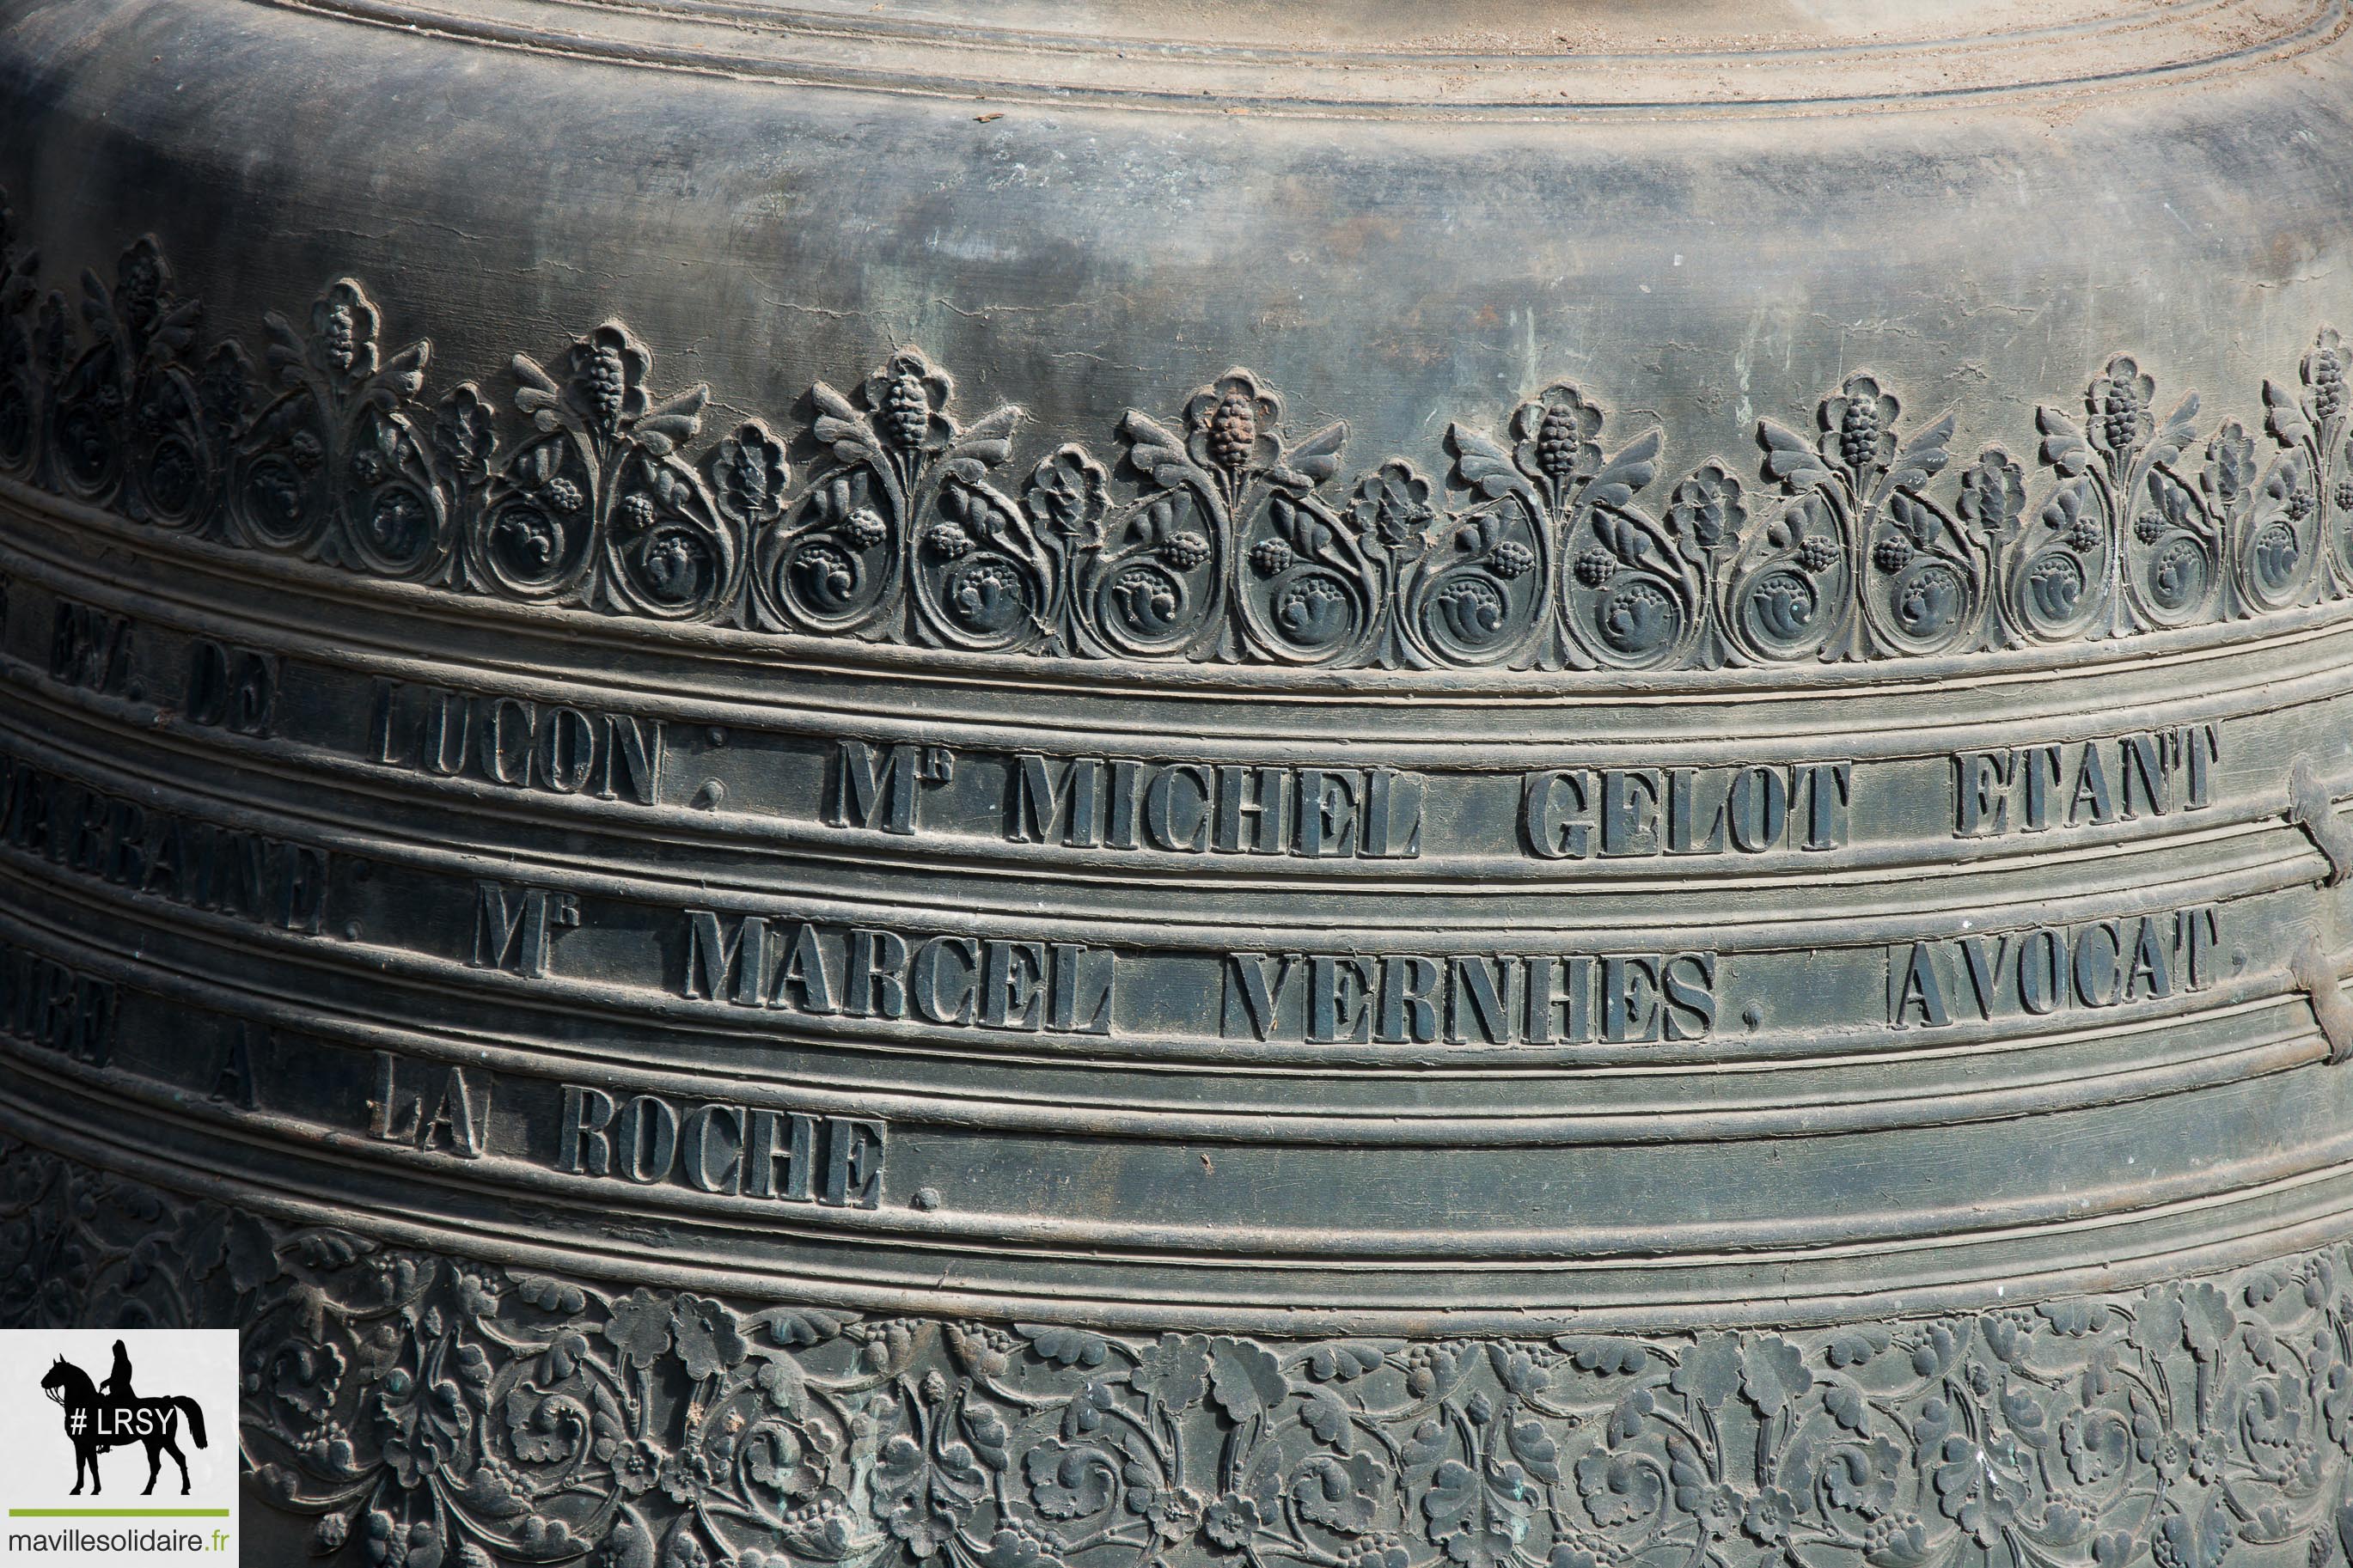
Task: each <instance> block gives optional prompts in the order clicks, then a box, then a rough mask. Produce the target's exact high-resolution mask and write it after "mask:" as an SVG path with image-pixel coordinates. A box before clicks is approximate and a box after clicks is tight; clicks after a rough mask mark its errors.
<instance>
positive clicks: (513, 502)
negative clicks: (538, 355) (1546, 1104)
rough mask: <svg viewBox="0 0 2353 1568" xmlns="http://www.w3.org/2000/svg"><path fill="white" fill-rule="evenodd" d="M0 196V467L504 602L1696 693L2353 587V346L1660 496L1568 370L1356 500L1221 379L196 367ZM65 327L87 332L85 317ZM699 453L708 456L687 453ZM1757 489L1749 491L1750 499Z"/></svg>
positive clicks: (1887, 421) (1335, 435) (180, 311)
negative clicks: (1053, 409)
mask: <svg viewBox="0 0 2353 1568" xmlns="http://www.w3.org/2000/svg"><path fill="white" fill-rule="evenodd" d="M38 266H39V263H38V258H37V255H36V254H34V253H33V252H32V251H30V250H28V249H25V248H23V247H19V246H18V245H17V244H16V239H15V236H14V232H13V229H12V227H11V225H10V222H9V218H8V215H7V212H6V207H5V200H0V474H7V475H10V476H12V477H15V478H16V479H21V480H24V481H26V482H27V483H30V484H32V485H34V486H36V487H37V488H40V489H47V490H49V491H51V492H53V493H57V494H59V495H63V496H67V497H69V498H71V499H73V500H77V501H79V502H82V503H85V504H89V505H92V506H99V507H105V508H110V509H111V510H115V511H117V512H119V513H120V514H121V515H122V516H124V517H126V518H129V519H131V520H132V521H136V522H138V523H141V524H143V525H149V526H153V527H154V528H157V529H160V530H167V531H176V532H181V533H185V534H189V535H194V536H198V537H203V538H206V539H210V540H216V541H219V542H226V543H228V544H230V545H233V546H238V547H244V548H250V549H254V550H259V551H267V552H272V553H275V554H280V555H285V556H291V557H295V558H299V559H302V560H307V561H311V562H316V563H322V564H325V565H328V566H331V567H335V568H340V569H343V570H345V571H349V572H353V573H356V574H364V575H367V576H372V577H378V578H385V579H392V580H397V581H404V582H413V583H419V584H430V585H432V586H435V587H437V588H440V589H444V590H448V591H450V592H454V593H459V594H467V595H481V596H485V597H488V598H491V599H497V600H503V601H507V602H511V603H528V604H539V605H557V606H565V607H571V608H576V609H579V610H583V611H586V612H591V613H596V614H602V615H607V616H628V617H631V618H634V619H637V620H640V621H656V622H674V623H681V624H696V625H709V626H733V627H740V628H744V629H749V630H753V631H756V632H764V633H776V634H790V635H797V636H803V637H842V638H853V639H858V640H861V641H866V642H873V643H888V644H898V645H904V646H912V647H942V648H955V649H962V650H966V651H971V652H980V653H1002V654H1014V655H1030V656H1041V657H1047V658H1082V659H1117V660H1127V661H1168V660H1186V661H1194V662H1208V663H1218V664H1237V665H1253V666H1261V667H1273V668H1391V669H1431V670H1445V669H1471V668H1505V669H1544V670H1572V669H1573V670H1587V671H1630V670H1707V669H1717V668H1737V667H1767V666H1775V665H1781V666H1787V665H1792V664H1799V663H1821V662H1831V663H1844V662H1851V661H1862V660H1885V659H1898V658H1922V657H1928V656H1938V655H1963V654H1970V653H1977V652H1983V651H1993V650H2003V649H2017V648H2031V647H2038V646H2045V645H2052V644H2062V643H2070V642H2079V641H2084V640H2089V639H2095V638H2110V637H2127V636H2131V635H2135V634H2138V633H2145V632H2152V631H2161V630H2171V629H2176V628H2179V627H2184V626H2194V625H2200V624H2212V623H2221V622H2229V621H2234V620H2240V619H2246V618H2252V617H2261V616H2268V615H2276V614H2280V613H2283V612H2286V611H2291V610H2295V609H2300V608H2304V607H2306V606H2310V605H2316V604H2321V603H2326V602H2333V601H2337V600H2342V599H2345V598H2347V597H2348V595H2353V442H2349V441H2348V437H2353V428H2348V406H2347V397H2346V371H2347V365H2348V350H2347V349H2346V347H2345V345H2344V344H2343V343H2342V342H2340V340H2339V338H2338V336H2337V332H2336V331H2333V330H2327V329H2324V330H2323V331H2320V332H2319V333H2318V335H2317V336H2316V339H2315V342H2314V344H2313V347H2312V348H2311V350H2310V351H2309V352H2308V353H2306V356H2305V358H2304V361H2303V363H2302V365H2301V366H2300V374H2299V376H2298V377H2297V378H2296V380H2295V383H2294V384H2284V383H2281V382H2266V383H2265V384H2264V385H2263V416H2262V418H2261V420H2260V422H2259V426H2260V434H2258V433H2257V432H2254V431H2251V430H2250V429H2249V428H2248V427H2247V426H2246V425H2244V424H2242V422H2241V421H2239V420H2236V419H2225V420H2223V421H2221V423H2220V424H2218V425H2215V426H2211V427H2209V426H2203V425H2201V424H2200V420H2199V399H2198V396H2197V395H2196V394H2195V393H2191V394H2189V395H2185V396H2183V397H2181V398H2179V400H2178V401H2177V402H2175V403H2174V404H2173V405H2172V406H2171V407H2170V409H2169V411H2164V412H2160V410H2161V409H2162V408H2163V404H2162V403H2161V401H2160V400H2159V399H2158V392H2157V384H2156V382H2155V379H2154V378H2153V377H2152V376H2150V375H2149V374H2147V373H2146V372H2145V371H2143V370H2142V368H2141V367H2140V365H2139V363H2137V361H2136V360H2134V359H2133V358H2132V357H2130V356H2128V355H2123V354H2119V355H2117V356H2116V357H2114V358H2112V359H2111V360H2110V361H2109V362H2108V363H2106V364H2105V366H2104V367H2103V368H2102V369H2101V370H2100V371H2099V373H2098V374H2096V375H2094V377H2093V379H2092V381H2091V382H2090V384H2089V385H2088V387H2087V388H2086V390H2085V393H2084V398H2083V403H2082V409H2081V412H2080V413H2078V412H2071V411H2069V410H2067V409H2063V408H2061V407H2058V406H2055V405H2053V406H2044V407H2042V408H2041V409H2039V410H2038V412H2037V415H2036V428H2035V432H2034V440H2033V443H2032V448H2031V449H2032V457H2031V459H2030V460H2031V463H2032V466H2033V472H2032V473H2031V474H2030V472H2029V471H2028V461H2027V460H2021V458H2017V457H2015V456H2013V455H2012V454H2011V453H2010V451H2008V450H2007V449H2005V448H2004V447H2000V446H1999V445H1991V446H1988V447H1984V448H1983V449H1982V450H1981V451H1979V452H1978V454H1977V455H1976V456H1975V457H1974V458H1968V459H1967V460H1966V461H1961V462H1958V463H1957V462H1956V454H1955V453H1954V452H1953V451H1952V450H1951V443H1952V439H1953V436H1954V430H1955V424H1954V420H1953V417H1952V416H1950V415H1949V414H1947V415H1946V416H1942V417H1940V418H1936V419H1933V420H1929V421H1926V422H1922V421H1919V420H1916V419H1912V418H1908V417H1907V416H1906V414H1905V408H1904V406H1903V405H1902V403H1901V401H1900V400H1899V398H1898V397H1897V396H1896V395H1895V394H1894V391H1892V390H1891V389H1890V388H1889V387H1888V386H1887V385H1886V384H1884V383H1883V381H1882V379H1881V378H1879V377H1877V376H1875V375H1873V374H1871V373H1869V372H1857V373H1856V374H1853V375H1851V376H1849V377H1848V378H1847V380H1846V381H1845V383H1844V384H1842V385H1841V387H1839V389H1838V390H1837V391H1836V392H1834V393H1832V394H1831V395H1828V396H1825V397H1824V398H1822V399H1821V401H1820V404H1819V405H1817V406H1816V408H1815V409H1814V411H1813V416H1812V421H1811V423H1812V424H1813V426H1814V429H1813V430H1812V431H1811V432H1806V431H1803V430H1801V429H1799V428H1796V427H1792V426H1788V425H1785V424H1781V423H1778V422H1776V421H1774V420H1771V419H1764V420H1760V421H1759V422H1758V423H1757V431H1756V436H1757V444H1758V447H1759V454H1758V458H1757V465H1756V467H1755V468H1754V470H1753V471H1749V470H1748V469H1747V468H1746V465H1743V464H1739V463H1736V462H1733V461H1730V460H1727V459H1725V458H1720V457H1711V458H1707V459H1706V460H1704V462H1702V463H1701V464H1699V466H1698V467H1697V468H1694V469H1693V470H1692V471H1691V472H1689V473H1688V474H1686V475H1684V476H1683V478H1681V479H1676V480H1674V481H1672V482H1667V481H1664V480H1662V478H1661V475H1662V461H1661V455H1662V449H1663V447H1664V443H1665V437H1664V434H1663V432H1662V431H1661V430H1660V429H1658V428H1657V427H1655V426H1653V427H1651V428H1649V429H1645V430H1641V431H1640V432H1638V433H1635V434H1634V435H1632V436H1631V437H1630V438H1628V437H1623V436H1620V435H1613V434H1609V416H1608V414H1607V412H1606V410H1605V409H1604V408H1603V407H1602V406H1601V405H1600V404H1599V403H1598V402H1596V401H1594V400H1593V399H1592V398H1591V397H1589V396H1588V395H1587V394H1586V393H1585V392H1583V391H1581V390H1580V389H1578V388H1577V387H1575V386H1572V385H1570V384H1567V383H1560V384H1554V385H1552V386H1548V387H1546V388H1545V389H1544V390H1543V391H1542V392H1541V393H1539V394H1538V395H1536V396H1535V397H1533V398H1531V399H1529V400H1528V401H1526V402H1525V403H1523V404H1522V405H1520V406H1519V407H1518V409H1517V410H1516V411H1515V412H1514V414H1513V415H1512V416H1511V418H1510V419H1509V421H1508V422H1507V424H1506V426H1505V427H1504V428H1503V429H1502V430H1499V431H1488V430H1482V429H1480V428H1477V427H1475V426H1472V425H1470V424H1463V423H1456V424H1451V425H1450V426H1448V428H1447V432H1446V437H1445V449H1446V457H1447V461H1446V463H1445V465H1444V466H1443V468H1442V469H1441V470H1440V472H1439V473H1437V474H1435V475H1433V474H1432V473H1431V472H1429V471H1426V470H1425V469H1424V468H1421V467H1419V466H1418V465H1417V464H1416V463H1415V462H1413V461H1412V460H1410V459H1409V458H1399V457H1391V458H1385V459H1383V460H1381V461H1379V462H1377V463H1376V464H1375V465H1374V466H1373V467H1372V468H1370V469H1369V470H1368V471H1366V472H1364V473H1363V474H1362V475H1361V477H1359V478H1357V479H1355V480H1354V481H1352V482H1344V481H1343V480H1342V479H1341V478H1340V476H1341V472H1342V453H1343V450H1344V447H1345V439H1346V435H1347V431H1346V427H1345V425H1342V424H1333V425H1330V426H1325V427H1324V428H1323V429H1320V430H1317V431H1314V432H1312V433H1306V434H1299V433H1295V432H1293V430H1291V429H1290V428H1289V427H1288V426H1286V425H1285V424H1284V422H1283V417H1282V397H1281V396H1280V395H1279V394H1277V393H1276V392H1275V391H1274V390H1273V389H1271V388H1270V387H1269V386H1267V385H1266V384H1264V383H1263V382H1262V381H1261V379H1260V378H1259V377H1258V376H1257V375H1255V374H1252V373H1251V372H1250V371H1247V370H1242V369H1234V370H1229V371H1228V372H1227V373H1226V374H1223V375H1222V376H1219V378H1218V379H1217V380H1215V381H1214V382H1212V383H1211V384H1208V385H1207V386H1204V387H1202V388H1201V389H1200V390H1199V391H1198V392H1197V393H1195V394H1194V395H1192V396H1191V397H1190V398H1189V399H1188V400H1187V402H1186V403H1185V404H1184V405H1182V407H1181V408H1180V409H1179V410H1178V411H1177V413H1176V416H1174V417H1171V418H1167V419H1162V418H1158V417H1155V416H1151V415H1148V414H1145V413H1143V412H1141V411H1138V410H1134V409H1131V410H1129V411H1128V412H1127V413H1126V415H1125V416H1124V417H1123V418H1122V419H1121V420H1120V422H1119V424H1118V426H1117V428H1116V431H1115V432H1114V436H1115V441H1114V446H1113V450H1112V451H1111V452H1110V453H1108V454H1099V453H1097V452H1095V451H1092V450H1090V449H1089V448H1088V447H1085V446H1084V445H1082V444H1080V443H1078V442H1074V441H1073V442H1064V443H1062V444H1060V445H1055V446H1052V447H1050V449H1049V450H1046V451H1044V452H1043V453H1042V455H1039V456H1037V457H1035V458H1034V459H1031V460H1030V461H1029V467H1028V468H1027V469H1026V470H1024V469H1023V468H1022V467H1021V465H1020V463H1019V462H1018V461H1017V459H1016V456H1015V453H1016V437H1017V435H1018V432H1019V430H1020V427H1021V425H1022V422H1023V418H1024V415H1023V411H1022V410H1021V409H1019V408H1018V407H1016V406H1013V405H1003V406H999V407H997V408H994V409H989V410H987V411H985V412H975V411H972V410H970V409H967V408H965V407H963V406H961V405H959V403H958V400H957V398H956V394H955V382H954V380H953V378H952V377H951V376H950V375H949V374H948V373H947V372H946V371H945V370H944V369H942V368H941V367H940V366H938V365H936V364H934V363H932V361H931V360H930V359H929V358H928V357H926V356H925V355H924V354H923V352H922V351H921V350H919V349H915V348H902V349H900V350H898V351H896V352H895V353H892V354H891V355H890V356H889V357H888V358H887V359H886V360H885V361H884V363H882V364H881V365H880V366H878V367H877V368H876V369H875V370H874V371H873V372H872V373H871V374H869V375H867V376H866V377H865V378H864V379H863V380H862V381H861V382H860V383H859V384H857V385H855V386H854V387H853V388H852V389H851V390H850V391H849V392H846V393H845V392H841V391H838V390H836V389H835V388H834V387H832V386H830V385H828V384H826V383H824V382H818V383H816V384H813V385H812V386H811V387H810V389H809V393H808V397H809V402H810V405H811V406H812V408H813V409H814V416H813V417H812V418H811V420H810V421H809V423H808V426H807V429H806V430H805V431H801V432H797V433H796V438H798V439H805V441H806V443H807V445H809V446H811V447H814V448H815V452H816V456H815V457H814V458H813V459H812V460H811V461H810V462H808V463H807V464H806V465H805V466H803V467H802V468H799V469H797V467H796V465H795V463H794V462H793V461H792V458H791V444H790V443H789V442H788V441H787V439H786V437H785V436H783V435H780V434H779V433H778V429H777V427H776V426H771V425H769V424H768V423H766V422H764V421H762V420H760V419H756V418H754V419H750V420H746V421H744V423H742V424H741V425H740V426H737V427H736V428H735V429H733V431H730V432H727V433H725V434H723V435H722V436H720V437H719V438H717V439H716V440H709V441H705V440H703V439H702V438H703V437H704V435H705V432H704V429H703V425H704V413H705V409H706V407H707V405H708V404H709V401H710V391H709V389H708V388H707V387H704V386H694V387H691V388H688V389H686V390H684V391H681V392H673V393H657V392H656V391H655V390H653V388H654V382H653V380H652V374H653V356H652V354H651V353H650V352H649V350H648V349H647V347H646V346H645V345H644V344H643V343H641V342H638V339H637V338H636V337H635V336H634V335H633V334H632V333H631V332H630V331H629V330H628V327H626V326H625V325H623V324H622V323H621V322H619V321H607V322H606V323H604V324H603V325H601V326H599V327H596V329H594V330H593V331H589V332H588V333H586V335H585V336H583V337H581V338H579V339H578V340H577V341H575V342H574V343H573V344H572V345H571V347H570V348H569V349H568V350H567V351H566V352H565V354H564V355H563V356H562V357H561V358H560V359H559V360H557V361H556V362H555V363H554V366H553V367H552V368H551V367H550V366H548V365H543V364H542V363H540V362H539V361H537V360H535V359H533V358H532V357H531V356H530V355H528V354H517V355H516V356H515V358H514V361H513V378H514V385H513V387H512V390H511V391H510V392H509V393H508V394H507V395H506V396H505V397H504V399H503V401H504V402H505V403H506V404H508V405H511V411H510V412H505V413H502V412H501V408H500V403H501V398H500V397H498V396H497V395H494V394H493V393H492V392H491V391H489V390H486V389H484V388H482V387H480V386H478V385H476V384H472V383H465V384H459V385H456V386H451V387H448V388H445V389H442V390H439V391H438V392H432V391H429V390H428V388H427V367H428V365H429V363H430V359H431V344H430V342H428V341H426V340H422V339H420V340H418V341H417V342H411V343H408V344H407V345H406V346H405V347H399V348H393V347H390V346H388V344H387V343H386V342H385V340H384V339H383V337H382V331H383V322H382V320H381V314H380V312H379V310H377V308H376V306H375V303H374V302H373V301H372V300H370V298H369V296H368V294H367V291H366V289H364V287H363V286H362V285H361V284H360V283H359V282H357V281H355V280H353V279H348V278H346V279H337V280H335V281H334V282H332V283H331V284H329V285H328V286H327V288H326V289H324V290H323V291H322V293H321V294H320V295H319V297H318V299H317V300H315V301H314V302H313V303H312V305H311V310H310V312H309V317H308V320H307V321H306V322H303V323H300V324H298V323H297V322H295V321H290V320H289V319H288V318H287V317H285V316H283V315H280V314H278V313H276V312H271V313H270V314H269V316H268V317H267V318H266V325H267V329H268V339H267V342H266V343H265V344H264V346H263V349H262V353H261V355H260V361H259V365H257V362H256V358H255V356H254V354H253V353H251V352H250V351H249V350H248V348H247V347H246V346H245V345H244V344H243V343H242V342H238V341H237V340H236V339H234V338H229V339H223V340H219V341H216V342H210V343H206V342H203V341H201V326H202V309H201V306H200V304H199V302H198V301H197V300H194V299H189V298H184V297H183V296H181V295H180V294H179V293H178V292H177V291H176V289H175V287H174V280H173V276H172V271H171V268H170V266H169V264H168V263H167V262H166V261H165V259H164V255H163V251H162V248H161V247H160V246H159V244H158V243H157V242H156V240H155V239H154V237H152V236H150V237H143V238H142V239H140V240H138V241H137V242H135V243H134V244H132V246H131V247H129V248H128V249H127V250H126V251H124V253H123V254H122V256H121V259H120V261H119V263H118V265H117V267H116V269H115V279H114V281H113V283H112V284H111V285H109V284H108V283H106V282H104V281H102V280H101V279H100V278H99V277H98V275H97V274H96V273H85V274H84V275H83V277H82V279H81V282H80V299H79V309H78V310H74V309H70V308H69V304H68V300H67V298H66V296H65V294H64V293H63V292H62V291H60V290H56V289H49V290H46V291H45V290H44V289H43V288H42V287H41V286H40V284H39V282H38V277H39V273H38ZM77 316H78V317H79V322H77V321H76V317H77ZM698 443H700V444H698ZM1744 474H1746V477H1744Z"/></svg>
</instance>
